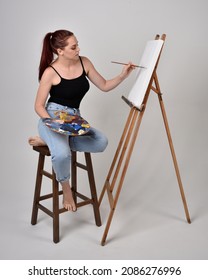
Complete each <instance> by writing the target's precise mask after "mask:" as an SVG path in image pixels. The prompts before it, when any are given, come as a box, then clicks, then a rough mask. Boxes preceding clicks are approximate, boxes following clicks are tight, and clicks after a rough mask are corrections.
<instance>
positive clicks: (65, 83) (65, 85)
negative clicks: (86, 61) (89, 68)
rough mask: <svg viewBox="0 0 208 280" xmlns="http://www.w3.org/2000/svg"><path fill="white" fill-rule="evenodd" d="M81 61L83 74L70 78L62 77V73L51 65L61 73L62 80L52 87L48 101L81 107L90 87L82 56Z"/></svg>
mask: <svg viewBox="0 0 208 280" xmlns="http://www.w3.org/2000/svg"><path fill="white" fill-rule="evenodd" d="M80 62H81V64H82V68H83V73H82V75H81V76H79V77H78V78H75V79H70V80H68V79H64V78H62V77H61V75H60V74H59V73H58V72H57V71H56V69H55V68H53V66H51V65H50V67H52V68H53V69H54V71H55V72H56V73H57V74H58V75H59V77H60V78H61V81H60V83H59V84H58V85H54V86H52V87H51V90H50V97H49V100H48V102H54V103H58V104H61V105H63V106H68V107H71V108H76V109H78V108H79V106H80V102H81V101H82V98H83V97H84V96H85V94H86V93H87V91H88V90H89V88H90V85H89V81H88V79H87V78H86V72H85V70H84V65H83V63H82V59H81V57H80Z"/></svg>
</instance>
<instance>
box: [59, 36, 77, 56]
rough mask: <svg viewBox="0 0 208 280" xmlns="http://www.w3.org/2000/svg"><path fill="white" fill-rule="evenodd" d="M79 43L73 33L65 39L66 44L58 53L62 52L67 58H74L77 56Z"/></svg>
mask: <svg viewBox="0 0 208 280" xmlns="http://www.w3.org/2000/svg"><path fill="white" fill-rule="evenodd" d="M79 51H80V48H79V45H78V41H77V38H76V37H75V36H74V35H73V36H71V37H69V38H68V39H67V46H66V47H64V49H63V50H61V52H60V54H62V55H63V56H64V57H65V58H67V59H72V60H74V59H75V60H76V59H78V58H79Z"/></svg>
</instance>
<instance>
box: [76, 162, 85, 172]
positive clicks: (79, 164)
mask: <svg viewBox="0 0 208 280" xmlns="http://www.w3.org/2000/svg"><path fill="white" fill-rule="evenodd" d="M75 166H77V167H79V168H81V169H84V170H88V169H87V166H86V165H84V164H82V163H80V162H76V163H75Z"/></svg>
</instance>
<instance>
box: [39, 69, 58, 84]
mask: <svg viewBox="0 0 208 280" xmlns="http://www.w3.org/2000/svg"><path fill="white" fill-rule="evenodd" d="M56 80H57V74H56V72H55V71H54V69H53V68H52V67H47V68H46V69H45V71H44V72H43V75H42V78H41V82H42V83H47V84H54V83H56Z"/></svg>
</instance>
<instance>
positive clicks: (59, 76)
mask: <svg viewBox="0 0 208 280" xmlns="http://www.w3.org/2000/svg"><path fill="white" fill-rule="evenodd" d="M49 66H50V67H51V68H53V70H54V71H55V72H56V74H58V75H59V77H60V78H61V79H62V77H61V75H60V74H59V72H58V71H57V70H56V69H55V68H54V67H53V66H52V65H49Z"/></svg>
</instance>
